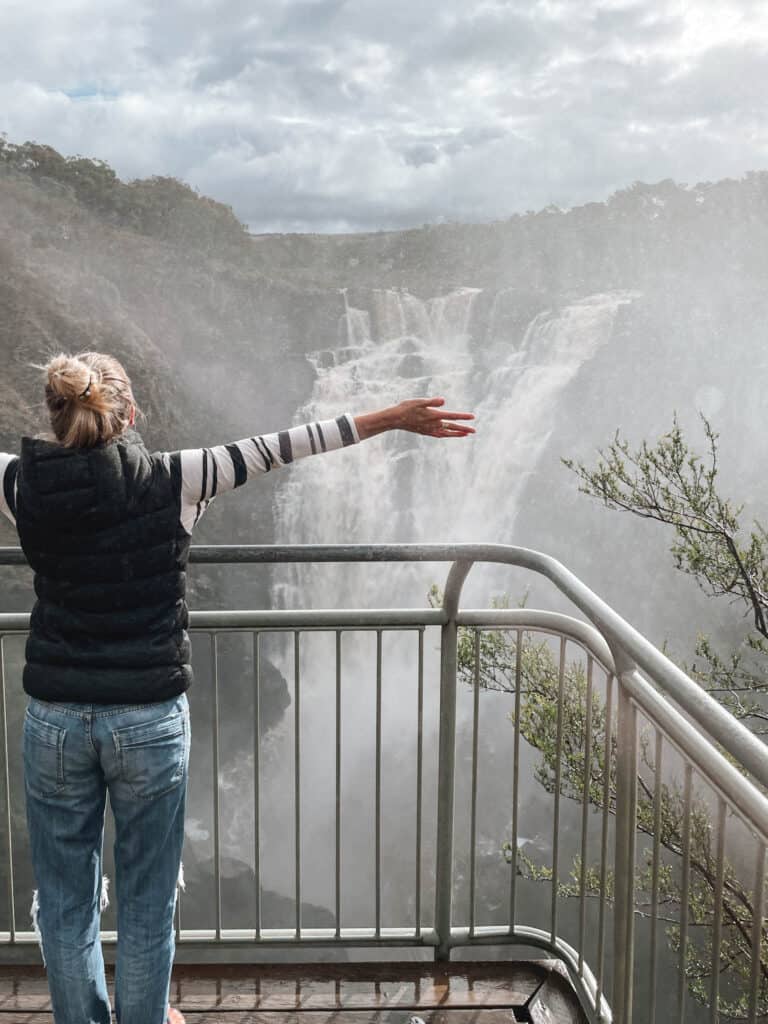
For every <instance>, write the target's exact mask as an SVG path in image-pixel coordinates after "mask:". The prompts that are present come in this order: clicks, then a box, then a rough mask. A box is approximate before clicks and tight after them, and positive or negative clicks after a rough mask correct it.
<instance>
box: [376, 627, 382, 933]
mask: <svg viewBox="0 0 768 1024" xmlns="http://www.w3.org/2000/svg"><path fill="white" fill-rule="evenodd" d="M375 934H376V938H379V937H380V935H381V629H377V630H376V929H375Z"/></svg>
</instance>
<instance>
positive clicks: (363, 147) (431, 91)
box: [0, 0, 768, 232]
mask: <svg viewBox="0 0 768 1024" xmlns="http://www.w3.org/2000/svg"><path fill="white" fill-rule="evenodd" d="M767 90H768V3H766V2H765V0H693V2H688V0H685V2H676V0H646V2H645V3H633V2H628V0H621V2H619V0H599V2H598V0H508V2H504V0H477V2H473V0H258V2H250V3H249V2H240V0H162V2H160V0H158V2H155V3H149V2H146V0H130V2H127V0H98V2H96V0H46V3H45V4H43V5H41V4H30V3H29V2H27V0H0V131H4V132H5V133H6V135H7V136H8V139H9V140H10V141H12V142H23V141H25V140H27V139H32V140H35V141H38V142H45V143H48V144H50V145H52V146H54V147H55V148H56V149H58V150H60V151H61V152H63V153H65V154H68V155H72V154H82V155H85V156H94V157H100V158H102V159H105V160H107V161H108V162H109V163H110V164H111V165H112V166H113V167H114V168H115V170H116V171H117V172H118V174H120V176H121V177H123V178H125V179H130V178H135V177H145V176H148V175H151V174H170V175H175V176H177V177H180V178H182V179H184V180H185V181H187V182H188V183H189V184H190V185H193V186H194V187H196V188H198V189H199V190H200V191H201V192H203V193H205V194H208V195H211V196H213V197H214V198H216V199H219V200H221V201H223V202H226V203H229V204H230V205H231V206H232V207H233V208H234V211H235V213H236V214H237V216H238V217H239V218H240V219H241V220H243V221H244V222H245V223H247V224H248V225H249V227H250V228H251V230H252V231H331V232H338V231H359V230H370V229H377V228H394V227H403V226H412V225H420V224H422V223H427V222H430V223H436V222H443V221H446V220H461V221H485V220H492V219H495V218H503V217H508V216H509V215H511V214H512V213H515V212H520V213H522V212H525V211H526V210H528V209H534V210H535V209H540V208H541V207H544V206H547V205H548V204H550V203H554V204H556V205H558V206H560V207H562V208H569V207H572V206H576V205H579V204H581V203H584V202H589V201H600V200H602V199H605V198H607V197H608V196H609V195H610V194H611V193H612V192H613V191H615V190H616V189H619V188H624V187H626V186H628V185H631V184H632V182H634V181H638V180H639V181H645V182H655V181H660V180H662V179H664V178H672V179H674V180H675V181H677V182H679V183H686V184H688V185H694V184H696V183H697V182H699V181H715V180H717V179H719V178H723V177H734V178H739V177H741V176H743V174H744V173H745V172H746V171H749V170H760V169H766V168H768V104H766V95H767Z"/></svg>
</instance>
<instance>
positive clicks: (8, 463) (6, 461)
mask: <svg viewBox="0 0 768 1024" xmlns="http://www.w3.org/2000/svg"><path fill="white" fill-rule="evenodd" d="M18 468H19V457H18V455H8V454H7V453H6V452H0V481H2V486H1V487H0V512H2V513H3V515H4V516H7V517H8V518H9V519H10V521H11V522H12V523H13V525H14V526H15V525H16V473H17V471H18Z"/></svg>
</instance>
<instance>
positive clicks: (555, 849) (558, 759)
mask: <svg viewBox="0 0 768 1024" xmlns="http://www.w3.org/2000/svg"><path fill="white" fill-rule="evenodd" d="M565 645H566V638H565V637H564V636H561V637H560V667H559V669H558V681H557V733H556V739H555V806H554V821H553V825H552V906H551V911H550V918H551V927H550V939H551V941H552V945H554V944H555V939H556V938H557V883H558V873H559V856H560V785H561V780H562V771H563V766H562V757H563V699H564V693H565Z"/></svg>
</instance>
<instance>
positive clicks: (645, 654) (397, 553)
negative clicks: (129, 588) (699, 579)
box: [0, 543, 768, 789]
mask: <svg viewBox="0 0 768 1024" xmlns="http://www.w3.org/2000/svg"><path fill="white" fill-rule="evenodd" d="M457 560H463V561H466V562H470V563H471V562H496V563H501V564H506V565H515V566H519V567H521V568H526V569H530V570H531V571H533V572H537V573H539V574H541V575H542V576H545V577H546V578H547V579H549V580H550V582H552V583H553V584H554V585H555V586H556V587H557V588H558V589H559V590H560V592H561V593H563V594H564V595H565V596H566V597H568V598H569V599H570V600H571V601H572V602H573V603H574V604H575V605H576V607H577V608H579V610H580V611H581V612H582V613H583V614H584V615H586V617H587V618H588V619H589V620H590V621H591V622H592V623H593V624H594V625H595V626H596V627H597V628H598V630H599V631H600V632H601V633H602V634H603V636H604V637H605V639H606V641H607V642H608V644H609V646H610V647H611V650H612V652H613V655H614V659H615V660H616V663H617V669H618V670H619V672H622V673H623V672H630V671H632V670H633V669H634V668H635V667H636V666H639V667H640V668H642V669H643V670H644V671H645V672H646V673H647V674H648V676H649V677H650V678H651V679H652V680H653V681H654V683H656V685H657V686H659V687H660V688H661V689H662V690H663V691H664V692H665V693H666V694H667V695H668V696H670V697H671V698H672V699H673V700H674V701H676V702H677V704H678V705H679V706H680V707H681V708H683V709H684V710H685V711H686V712H687V713H688V714H689V715H691V717H692V718H693V719H694V720H695V721H696V722H697V723H698V724H699V725H700V726H702V727H703V728H704V729H706V731H707V732H708V733H709V735H710V736H711V737H712V738H713V739H715V740H716V741H717V742H718V743H719V744H720V745H721V746H722V747H723V748H724V749H725V750H727V751H728V752H729V753H730V754H731V755H732V756H733V757H735V758H736V760H737V761H738V762H739V763H740V764H742V765H743V767H744V768H745V769H746V770H747V771H748V772H750V773H751V774H752V776H753V777H754V778H755V779H756V780H757V781H758V782H759V783H760V784H761V785H762V786H763V787H765V788H766V789H768V749H766V746H765V745H764V744H763V743H762V742H761V741H760V740H759V739H758V738H757V737H756V736H755V735H754V734H753V733H751V732H750V731H749V729H747V728H746V727H745V726H744V725H743V724H742V723H741V722H739V721H738V720H737V719H736V718H734V716H733V715H731V714H730V712H728V711H726V709H725V708H724V707H723V706H722V705H721V704H719V703H718V702H717V701H716V700H715V699H714V698H713V697H710V695H709V694H708V693H706V692H705V691H704V690H703V689H702V688H701V687H700V686H698V685H697V684H696V683H695V682H693V680H692V679H690V678H689V677H688V676H687V675H686V674H685V672H683V671H682V670H681V669H680V668H678V667H677V665H675V664H674V662H672V661H670V660H669V658H667V657H666V655H664V654H662V653H661V651H659V650H658V649H657V648H656V647H654V645H653V644H652V643H651V642H650V641H649V640H646V638H645V637H644V636H643V635H642V634H641V633H639V632H638V631H637V630H636V629H635V628H634V627H633V626H631V625H630V624H629V623H628V622H627V621H626V620H625V619H623V618H622V617H621V616H620V615H619V614H618V612H616V611H614V610H613V608H611V607H610V605H608V604H606V602H605V601H603V600H602V598H600V597H598V596H597V594H595V593H594V591H592V590H590V588H589V587H587V586H586V584H584V583H582V581H581V580H580V579H579V578H578V577H577V576H575V575H574V574H573V573H572V572H571V571H570V570H569V569H567V568H566V567H565V566H564V565H563V564H562V563H561V562H559V561H557V559H555V558H552V557H551V556H550V555H546V554H544V553H543V552H540V551H534V550H532V549H531V548H523V547H517V546H515V545H511V544H474V543H471V544H470V543H467V544H462V543H457V544H286V545H282V544H274V545H272V544H245V545H235V544H222V545H199V546H193V547H192V548H191V549H190V561H191V562H193V563H198V562H202V563H207V564H212V563H219V564H225V563H226V564H234V563H243V564H247V563H258V562H266V563H279V562H403V561H423V562H443V561H445V562H449V561H450V562H455V561H457ZM25 561H26V560H25V558H24V554H23V552H22V551H21V549H20V548H0V565H3V564H4V565H23V564H25Z"/></svg>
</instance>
